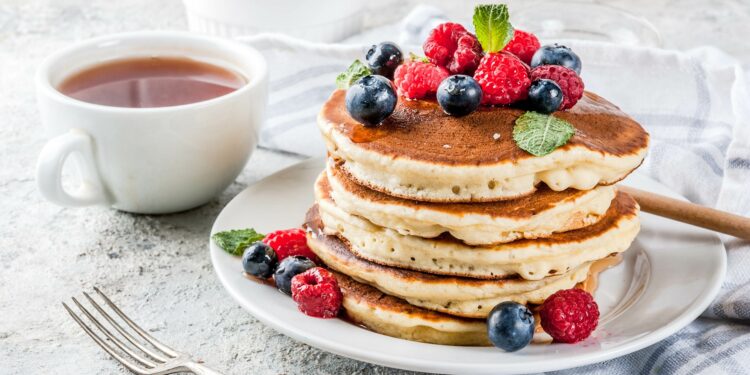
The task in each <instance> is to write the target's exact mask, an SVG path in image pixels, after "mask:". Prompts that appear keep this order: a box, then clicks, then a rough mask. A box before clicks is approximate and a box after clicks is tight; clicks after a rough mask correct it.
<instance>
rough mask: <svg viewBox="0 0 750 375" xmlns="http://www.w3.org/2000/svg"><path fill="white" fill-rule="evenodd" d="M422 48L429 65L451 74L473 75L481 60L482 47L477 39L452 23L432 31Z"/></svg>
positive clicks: (441, 25)
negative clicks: (442, 68) (439, 67)
mask: <svg viewBox="0 0 750 375" xmlns="http://www.w3.org/2000/svg"><path fill="white" fill-rule="evenodd" d="M422 48H423V49H424V54H425V55H426V56H427V58H428V59H429V60H430V62H431V63H433V64H435V65H438V66H442V67H444V68H446V69H448V71H449V72H451V73H452V74H469V75H471V74H474V70H476V68H477V66H478V65H479V60H481V59H482V45H481V44H479V40H477V37H476V36H475V35H474V34H472V33H470V32H468V31H466V29H465V28H464V27H463V26H461V25H460V24H457V23H452V22H446V23H443V24H440V25H438V26H437V27H436V28H434V29H432V32H430V36H428V37H427V40H425V42H424V44H423V45H422Z"/></svg>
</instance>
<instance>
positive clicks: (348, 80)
mask: <svg viewBox="0 0 750 375" xmlns="http://www.w3.org/2000/svg"><path fill="white" fill-rule="evenodd" d="M371 74H372V71H370V68H368V67H367V65H365V64H363V63H362V61H359V59H357V60H354V62H353V63H352V64H351V65H349V67H348V68H347V69H346V71H344V72H342V73H341V74H339V75H338V76H336V87H338V88H340V89H344V90H346V89H348V88H349V86H351V85H352V84H353V83H354V82H357V80H358V79H360V78H362V77H365V76H369V75H371Z"/></svg>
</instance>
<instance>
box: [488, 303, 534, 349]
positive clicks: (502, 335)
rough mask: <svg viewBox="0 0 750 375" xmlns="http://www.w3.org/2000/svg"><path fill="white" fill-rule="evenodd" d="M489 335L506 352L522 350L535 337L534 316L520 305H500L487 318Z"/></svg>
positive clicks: (493, 342)
mask: <svg viewBox="0 0 750 375" xmlns="http://www.w3.org/2000/svg"><path fill="white" fill-rule="evenodd" d="M487 335H488V336H489V337H490V341H492V344H494V345H495V346H497V347H498V348H500V349H503V350H505V351H506V352H515V351H516V350H519V349H522V348H523V347H525V346H526V345H529V343H530V342H531V339H532V337H534V314H532V313H531V311H530V310H529V309H528V308H527V307H526V306H524V305H521V304H519V303H515V302H502V303H499V304H498V305H497V306H495V308H493V309H492V311H491V312H490V315H489V316H488V317H487Z"/></svg>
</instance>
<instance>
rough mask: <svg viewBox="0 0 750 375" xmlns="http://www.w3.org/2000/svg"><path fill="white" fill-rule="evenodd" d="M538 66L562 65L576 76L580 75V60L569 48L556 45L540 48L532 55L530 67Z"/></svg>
mask: <svg viewBox="0 0 750 375" xmlns="http://www.w3.org/2000/svg"><path fill="white" fill-rule="evenodd" d="M539 65H562V66H564V67H566V68H568V69H570V70H573V71H575V72H576V74H578V75H580V74H581V58H579V57H578V55H576V53H575V52H573V51H572V50H571V49H570V48H568V47H565V46H561V45H559V44H557V43H555V44H548V45H546V46H542V47H541V48H539V49H538V50H537V51H536V52H535V53H534V56H533V57H532V58H531V67H532V68H536V67H537V66H539Z"/></svg>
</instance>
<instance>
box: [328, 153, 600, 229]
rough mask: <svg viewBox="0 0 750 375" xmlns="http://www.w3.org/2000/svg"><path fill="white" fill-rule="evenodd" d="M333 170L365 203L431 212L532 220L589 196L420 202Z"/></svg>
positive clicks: (545, 193)
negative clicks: (539, 214)
mask: <svg viewBox="0 0 750 375" xmlns="http://www.w3.org/2000/svg"><path fill="white" fill-rule="evenodd" d="M332 171H333V174H334V175H335V178H336V179H337V180H338V181H339V182H340V183H341V184H342V185H343V187H344V189H346V190H347V191H348V192H350V193H351V194H354V195H356V196H357V197H359V198H360V199H363V200H365V201H370V202H376V203H380V204H389V205H399V206H405V207H409V208H413V209H417V210H418V209H430V210H435V211H442V212H447V213H450V214H454V215H466V214H481V215H488V216H492V217H507V218H519V219H520V218H529V217H532V216H534V215H536V214H537V213H539V212H542V211H545V210H549V209H551V208H553V207H554V206H556V205H558V204H560V203H563V202H566V201H573V200H575V199H577V198H579V197H581V196H582V195H584V194H586V193H587V192H585V191H581V190H576V189H567V190H564V191H554V190H552V189H550V188H549V187H547V185H545V184H540V185H539V187H538V188H537V190H536V191H535V192H534V194H529V195H526V196H523V197H520V198H516V199H513V200H505V201H497V202H476V203H472V202H467V203H441V202H418V201H415V200H411V199H404V198H397V197H394V196H392V195H388V194H384V193H381V192H379V191H375V190H372V189H369V188H367V187H364V186H362V185H359V184H358V183H356V182H355V181H354V180H353V179H352V178H351V177H350V176H349V175H348V173H346V171H345V170H343V169H342V168H341V167H340V164H336V165H335V166H334V167H333V168H332ZM320 185H321V188H322V192H323V193H324V195H325V197H326V198H329V197H330V193H329V192H330V182H329V181H328V177H326V176H323V178H322V179H321V181H320Z"/></svg>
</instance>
